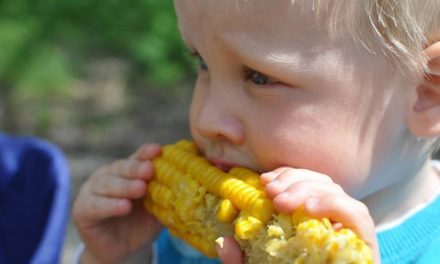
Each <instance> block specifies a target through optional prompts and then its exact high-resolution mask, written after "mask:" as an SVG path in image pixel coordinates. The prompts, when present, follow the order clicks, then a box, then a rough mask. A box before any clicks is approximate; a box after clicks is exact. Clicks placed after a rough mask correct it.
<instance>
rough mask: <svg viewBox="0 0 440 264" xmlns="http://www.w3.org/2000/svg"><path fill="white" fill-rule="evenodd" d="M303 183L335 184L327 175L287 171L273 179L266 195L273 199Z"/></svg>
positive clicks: (268, 185) (267, 185)
mask: <svg viewBox="0 0 440 264" xmlns="http://www.w3.org/2000/svg"><path fill="white" fill-rule="evenodd" d="M303 181H314V182H323V183H327V184H333V181H332V179H331V178H330V177H328V176H327V175H324V174H321V173H317V172H312V171H309V170H303V169H286V170H284V171H282V172H281V173H280V174H278V175H276V176H275V177H273V178H272V181H271V182H268V183H267V184H266V186H265V191H266V194H267V196H268V197H269V198H271V199H273V198H274V197H275V196H276V195H279V194H280V193H282V192H285V191H286V190H287V189H289V188H290V186H292V185H295V184H297V183H299V182H303Z"/></svg>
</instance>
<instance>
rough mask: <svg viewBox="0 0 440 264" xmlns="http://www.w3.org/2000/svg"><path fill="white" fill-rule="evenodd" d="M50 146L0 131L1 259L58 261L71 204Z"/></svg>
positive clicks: (64, 172)
mask: <svg viewBox="0 0 440 264" xmlns="http://www.w3.org/2000/svg"><path fill="white" fill-rule="evenodd" d="M69 197H70V182H69V173H68V165H67V162H66V159H65V157H64V155H63V154H62V152H61V151H60V150H59V149H58V148H56V147H55V146H54V145H53V144H51V143H49V142H46V141H44V140H40V139H37V138H33V137H11V136H7V135H5V134H1V133H0V263H1V264H3V263H14V264H15V263H18V264H20V263H48V264H49V263H58V262H59V261H58V259H59V256H60V252H61V249H62V245H63V241H64V234H65V230H66V224H67V221H68V211H69V202H70V200H69V199H70V198H69Z"/></svg>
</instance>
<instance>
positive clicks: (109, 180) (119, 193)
mask: <svg viewBox="0 0 440 264" xmlns="http://www.w3.org/2000/svg"><path fill="white" fill-rule="evenodd" d="M146 186H147V184H146V182H145V181H143V180H140V179H134V180H132V179H127V178H123V177H120V176H119V175H115V174H109V175H106V177H97V178H96V179H95V180H94V181H93V183H91V186H90V190H91V192H92V194H94V195H98V196H108V197H114V198H128V199H138V198H141V197H142V196H143V195H145V191H146Z"/></svg>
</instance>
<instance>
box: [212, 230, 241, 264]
mask: <svg viewBox="0 0 440 264" xmlns="http://www.w3.org/2000/svg"><path fill="white" fill-rule="evenodd" d="M215 242H216V249H217V253H218V255H219V257H220V259H221V260H222V262H223V263H225V264H243V263H244V261H243V252H242V251H241V249H240V246H239V245H238V243H237V241H235V239H234V238H233V237H232V236H228V237H219V238H218V239H217V240H216V241H215Z"/></svg>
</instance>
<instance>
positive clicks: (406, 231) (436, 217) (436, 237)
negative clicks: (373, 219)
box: [378, 196, 440, 264]
mask: <svg viewBox="0 0 440 264" xmlns="http://www.w3.org/2000/svg"><path fill="white" fill-rule="evenodd" d="M378 239H379V246H380V251H381V260H382V264H394V263H402V264H407V263H408V264H409V263H411V264H434V263H440V196H439V197H437V198H436V199H435V200H434V201H433V202H432V203H430V204H429V205H428V206H427V207H425V208H424V209H423V210H421V211H419V212H417V213H416V214H414V215H412V216H411V217H410V218H409V219H407V220H406V221H405V222H403V223H402V224H400V225H398V226H396V227H394V228H391V229H388V230H384V231H382V232H379V233H378Z"/></svg>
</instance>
